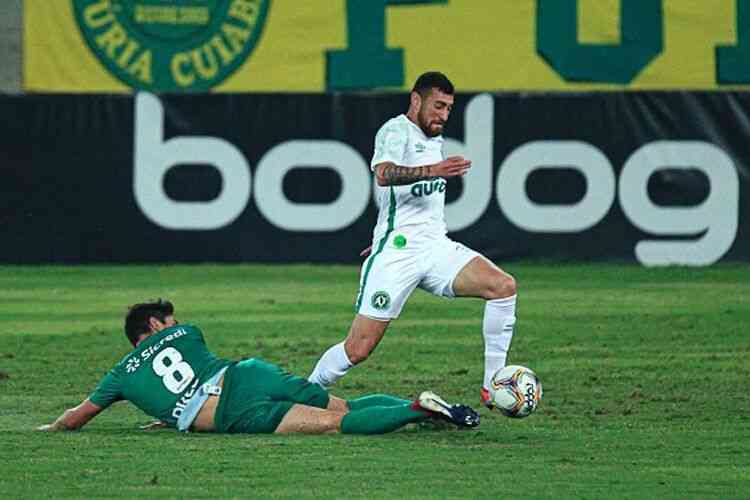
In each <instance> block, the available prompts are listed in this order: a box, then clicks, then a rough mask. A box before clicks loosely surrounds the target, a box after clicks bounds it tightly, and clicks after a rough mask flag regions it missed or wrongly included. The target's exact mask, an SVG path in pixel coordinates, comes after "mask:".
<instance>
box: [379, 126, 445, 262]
mask: <svg viewBox="0 0 750 500" xmlns="http://www.w3.org/2000/svg"><path fill="white" fill-rule="evenodd" d="M441 160H443V137H442V136H436V137H427V136H426V135H425V134H424V132H423V131H422V129H421V128H419V127H418V126H417V125H416V124H415V123H414V122H412V121H411V120H409V119H408V118H407V117H406V115H403V114H402V115H399V116H397V117H395V118H391V119H390V120H388V121H387V122H385V124H384V125H383V126H382V127H380V130H378V133H377V135H376V136H375V153H374V154H373V157H372V161H371V162H370V169H373V170H374V167H375V165H377V164H379V163H383V162H386V161H389V162H393V163H395V164H396V165H401V166H405V167H421V166H424V165H431V164H435V163H438V162H439V161H441ZM445 187H446V181H445V179H443V178H439V177H438V178H435V179H430V180H423V181H419V182H415V183H413V184H406V185H403V186H378V185H376V189H377V191H376V194H377V200H378V205H379V206H380V212H379V213H378V222H377V224H376V225H375V230H374V231H373V245H376V244H378V243H379V242H380V240H382V239H383V238H384V237H385V238H388V237H390V235H391V234H393V233H397V234H402V235H404V236H405V237H406V238H407V240H410V241H413V239H412V238H415V237H420V238H421V237H422V236H427V237H428V238H430V239H432V238H440V237H442V236H445V234H446V232H447V228H446V225H445V217H444V208H445ZM373 248H374V247H373Z"/></svg>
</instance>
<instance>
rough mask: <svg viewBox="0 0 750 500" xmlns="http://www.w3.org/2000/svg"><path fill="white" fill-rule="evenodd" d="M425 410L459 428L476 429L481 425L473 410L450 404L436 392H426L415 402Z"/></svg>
mask: <svg viewBox="0 0 750 500" xmlns="http://www.w3.org/2000/svg"><path fill="white" fill-rule="evenodd" d="M415 404H416V405H418V406H419V407H420V408H422V409H423V410H426V411H428V412H430V413H432V414H433V415H434V416H438V417H441V418H443V419H445V420H448V421H449V422H452V423H454V424H455V425H457V426H459V427H476V426H477V425H479V414H478V413H477V412H476V411H474V410H473V409H472V408H470V407H468V406H466V405H461V404H453V405H452V404H450V403H448V402H446V401H445V400H444V399H443V398H441V397H440V396H438V395H437V394H435V393H434V392H430V391H424V392H423V393H422V394H420V395H419V398H418V399H417V401H416V402H415Z"/></svg>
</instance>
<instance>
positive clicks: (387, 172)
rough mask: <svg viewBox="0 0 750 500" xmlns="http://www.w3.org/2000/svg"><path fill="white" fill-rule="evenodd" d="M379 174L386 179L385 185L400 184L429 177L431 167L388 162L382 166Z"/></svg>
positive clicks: (430, 175)
mask: <svg viewBox="0 0 750 500" xmlns="http://www.w3.org/2000/svg"><path fill="white" fill-rule="evenodd" d="M381 175H382V177H383V179H385V180H386V185H389V186H400V185H403V184H411V183H413V182H417V181H421V180H424V179H429V178H431V177H432V167H431V166H430V165H427V166H423V167H400V166H398V165H393V164H389V165H385V166H383V167H382V169H381Z"/></svg>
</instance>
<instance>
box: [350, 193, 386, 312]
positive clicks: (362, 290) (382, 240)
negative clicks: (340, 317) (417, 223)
mask: <svg viewBox="0 0 750 500" xmlns="http://www.w3.org/2000/svg"><path fill="white" fill-rule="evenodd" d="M389 202H390V206H389V207H388V229H387V230H386V231H385V234H384V235H383V237H382V238H380V241H379V242H378V248H377V250H375V253H373V254H372V255H371V256H370V260H368V261H367V267H365V276H364V278H363V279H362V286H361V287H360V289H359V296H358V297H357V305H356V307H355V308H354V310H355V311H356V312H359V308H360V307H361V306H362V297H363V296H364V294H365V287H366V286H367V277H368V276H369V275H370V269H372V263H373V262H374V261H375V257H377V256H378V254H379V253H380V252H382V251H383V248H384V247H385V242H386V241H388V237H389V236H390V235H391V233H392V232H393V226H394V221H395V220H396V193H395V191H393V186H391V196H390V199H389Z"/></svg>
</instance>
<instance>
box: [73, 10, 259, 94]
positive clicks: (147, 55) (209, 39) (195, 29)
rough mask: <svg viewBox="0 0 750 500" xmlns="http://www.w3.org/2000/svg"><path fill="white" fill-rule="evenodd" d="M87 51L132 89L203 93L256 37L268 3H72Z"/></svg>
mask: <svg viewBox="0 0 750 500" xmlns="http://www.w3.org/2000/svg"><path fill="white" fill-rule="evenodd" d="M72 2H73V8H74V10H75V17H76V22H77V23H78V27H79V28H80V30H81V33H82V34H83V38H84V39H85V40H86V43H87V44H88V46H89V48H90V49H91V50H92V52H93V53H94V54H95V55H96V56H97V58H98V59H99V61H100V62H101V63H102V64H104V66H105V67H106V68H107V69H108V70H109V71H110V72H111V73H112V74H113V75H114V76H116V77H117V78H118V79H119V80H121V81H122V82H123V83H125V84H126V85H129V86H130V87H133V88H136V89H143V90H155V91H166V92H194V91H206V90H209V89H211V88H212V87H214V86H216V85H218V84H219V83H221V82H223V81H224V80H225V79H226V78H227V77H228V76H229V75H231V74H232V73H234V71H235V70H237V68H239V67H240V66H241V65H242V63H244V62H245V60H246V59H247V57H248V56H249V55H250V53H251V52H252V50H253V48H254V47H255V44H256V42H257V41H258V39H259V38H260V34H261V31H262V30H263V24H264V22H265V19H266V13H267V12H268V8H269V5H270V3H271V0H72Z"/></svg>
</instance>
